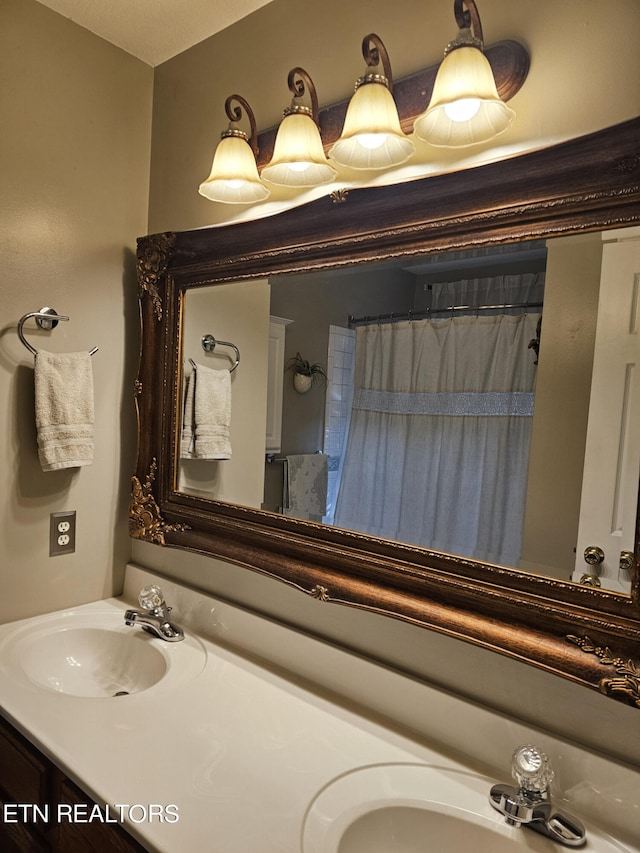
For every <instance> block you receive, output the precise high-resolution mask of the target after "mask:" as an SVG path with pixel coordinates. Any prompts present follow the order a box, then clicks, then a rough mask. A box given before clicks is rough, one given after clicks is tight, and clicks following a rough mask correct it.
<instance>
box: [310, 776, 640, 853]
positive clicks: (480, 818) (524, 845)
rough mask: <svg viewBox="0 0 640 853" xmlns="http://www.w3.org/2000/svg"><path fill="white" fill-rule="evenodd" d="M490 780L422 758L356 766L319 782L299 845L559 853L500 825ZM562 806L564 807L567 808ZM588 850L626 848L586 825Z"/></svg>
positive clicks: (340, 850)
mask: <svg viewBox="0 0 640 853" xmlns="http://www.w3.org/2000/svg"><path fill="white" fill-rule="evenodd" d="M494 782H495V780H492V779H488V778H486V777H484V776H478V775H476V774H473V773H466V772H464V771H460V770H454V769H450V768H443V767H436V766H431V765H424V764H384V765H375V766H372V767H363V768H360V769H358V770H355V771H353V772H351V773H347V774H346V775H344V776H341V777H339V778H338V779H336V780H335V781H334V782H332V783H330V784H329V785H328V786H327V787H325V788H324V789H323V790H322V791H321V792H320V793H319V794H318V796H317V797H316V798H315V800H314V801H313V802H312V804H311V806H310V808H309V810H308V812H307V816H306V819H305V824H304V828H303V843H302V851H303V853H424V851H427V850H428V851H429V853H459V851H460V850H464V849H469V850H473V853H526V851H535V853H559V851H561V850H569V849H570V848H568V847H562V846H561V845H559V844H558V843H557V842H555V841H552V840H551V839H550V838H546V837H545V836H543V835H540V834H539V833H537V832H534V831H533V830H531V829H524V828H517V827H510V826H507V824H506V823H505V820H504V818H503V817H502V816H501V815H499V814H498V813H497V812H496V811H495V810H494V809H493V808H492V807H491V805H490V804H489V801H488V794H489V789H490V788H491V785H492V784H494ZM567 810H568V811H570V809H569V808H567ZM582 849H583V850H585V851H591V853H622V851H626V850H628V848H626V847H624V846H622V845H620V844H619V843H618V842H616V841H614V840H612V839H610V838H608V837H606V836H604V835H602V834H598V833H597V832H596V831H595V830H593V829H592V828H590V827H587V843H586V846H585V847H583V848H582Z"/></svg>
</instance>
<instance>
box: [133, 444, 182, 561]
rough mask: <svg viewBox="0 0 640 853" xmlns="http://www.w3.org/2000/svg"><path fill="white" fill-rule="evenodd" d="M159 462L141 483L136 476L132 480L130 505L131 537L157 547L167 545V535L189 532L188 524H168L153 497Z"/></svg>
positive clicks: (154, 462) (155, 462)
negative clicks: (176, 532) (153, 485)
mask: <svg viewBox="0 0 640 853" xmlns="http://www.w3.org/2000/svg"><path fill="white" fill-rule="evenodd" d="M157 467H158V464H157V461H156V459H155V458H154V459H153V460H152V462H151V467H150V468H149V473H148V474H147V477H146V479H145V481H144V483H141V482H140V480H139V479H138V477H136V476H135V475H134V476H133V477H132V478H131V503H130V505H129V536H131V537H132V539H143V540H144V541H145V542H154V543H155V544H156V545H165V544H166V541H165V533H169V532H175V531H183V530H189V529H190V528H189V525H188V524H167V523H166V522H165V521H164V519H163V518H162V515H161V514H160V507H159V506H158V504H157V503H156V499H155V497H154V496H153V488H152V484H153V481H154V480H155V478H156V471H157Z"/></svg>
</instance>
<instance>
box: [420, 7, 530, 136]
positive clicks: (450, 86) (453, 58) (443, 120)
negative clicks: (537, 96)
mask: <svg viewBox="0 0 640 853" xmlns="http://www.w3.org/2000/svg"><path fill="white" fill-rule="evenodd" d="M453 8H454V15H455V18H456V22H457V24H458V27H459V32H458V35H457V37H456V38H455V39H454V40H453V41H452V42H450V43H449V44H448V45H447V47H446V48H445V52H444V60H443V61H442V63H441V65H440V68H439V69H438V74H437V76H436V81H435V84H434V87H433V94H432V96H431V101H430V103H429V106H428V108H427V110H426V111H425V112H424V113H423V114H422V115H421V116H419V117H418V118H417V119H416V121H415V125H414V132H415V135H416V136H417V137H418V139H422V140H423V141H424V142H429V143H430V144H431V145H436V146H442V147H451V148H458V147H464V146H466V145H474V144H475V143H478V142H485V141H486V140H487V139H492V138H493V137H495V136H498V135H499V134H500V133H503V132H504V131H505V130H507V128H508V127H509V126H510V125H511V122H512V121H513V119H514V116H515V113H514V111H513V110H512V109H511V108H510V107H508V106H507V105H506V104H505V103H504V101H502V100H501V99H500V96H499V95H498V91H497V88H496V82H495V80H494V76H493V71H492V70H491V66H490V64H489V61H488V60H487V58H486V56H485V55H484V42H483V38H482V24H481V23H480V15H479V14H478V9H477V7H476V4H475V0H454V5H453Z"/></svg>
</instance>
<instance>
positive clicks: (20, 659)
mask: <svg viewBox="0 0 640 853" xmlns="http://www.w3.org/2000/svg"><path fill="white" fill-rule="evenodd" d="M122 620H123V615H122V613H121V612H120V611H118V610H117V609H116V608H113V609H109V610H103V611H94V612H86V611H85V610H82V611H80V610H78V611H66V612H62V613H56V614H52V615H48V616H43V617H42V618H41V620H38V621H37V623H36V624H35V625H34V624H33V622H32V623H31V625H30V626H29V627H28V628H27V627H23V628H18V629H16V631H15V632H13V633H12V634H10V635H9V636H8V637H7V639H6V640H5V642H4V643H3V644H2V645H3V654H2V655H0V660H1V661H2V669H3V670H4V671H5V672H6V673H7V674H8V675H12V676H14V677H16V678H19V679H22V680H25V679H26V680H27V681H28V682H30V683H31V684H33V685H35V686H36V687H39V688H42V689H44V690H48V691H53V692H56V693H61V694H64V695H67V696H75V697H83V698H91V699H104V698H112V697H121V696H127V695H130V694H135V693H141V692H143V691H145V690H148V689H150V688H152V687H156V686H158V687H160V686H162V687H168V686H171V685H175V684H177V683H179V682H181V681H184V680H187V679H190V678H192V677H194V676H195V675H197V673H198V672H200V671H201V670H202V668H203V666H204V664H205V661H206V652H205V649H204V647H203V646H202V644H201V643H200V642H199V641H198V640H196V639H195V638H192V637H189V636H187V637H185V639H184V640H182V641H181V642H179V643H165V642H164V641H163V640H160V639H158V638H155V637H153V636H152V635H151V634H149V633H148V632H146V631H143V630H141V629H140V628H129V627H127V626H125V625H124V622H123V621H122Z"/></svg>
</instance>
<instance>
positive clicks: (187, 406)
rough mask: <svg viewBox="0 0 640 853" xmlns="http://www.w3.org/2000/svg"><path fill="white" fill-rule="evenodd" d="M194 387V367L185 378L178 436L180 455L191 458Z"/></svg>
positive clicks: (193, 438)
mask: <svg viewBox="0 0 640 853" xmlns="http://www.w3.org/2000/svg"><path fill="white" fill-rule="evenodd" d="M195 388H196V369H195V367H194V368H193V370H192V372H191V373H190V374H189V375H188V376H187V377H186V378H185V391H184V414H183V419H182V436H181V437H180V457H181V458H182V459H193V457H194V456H195V455H196V452H195V435H194V429H195V424H194V420H193V398H194V392H195Z"/></svg>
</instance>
